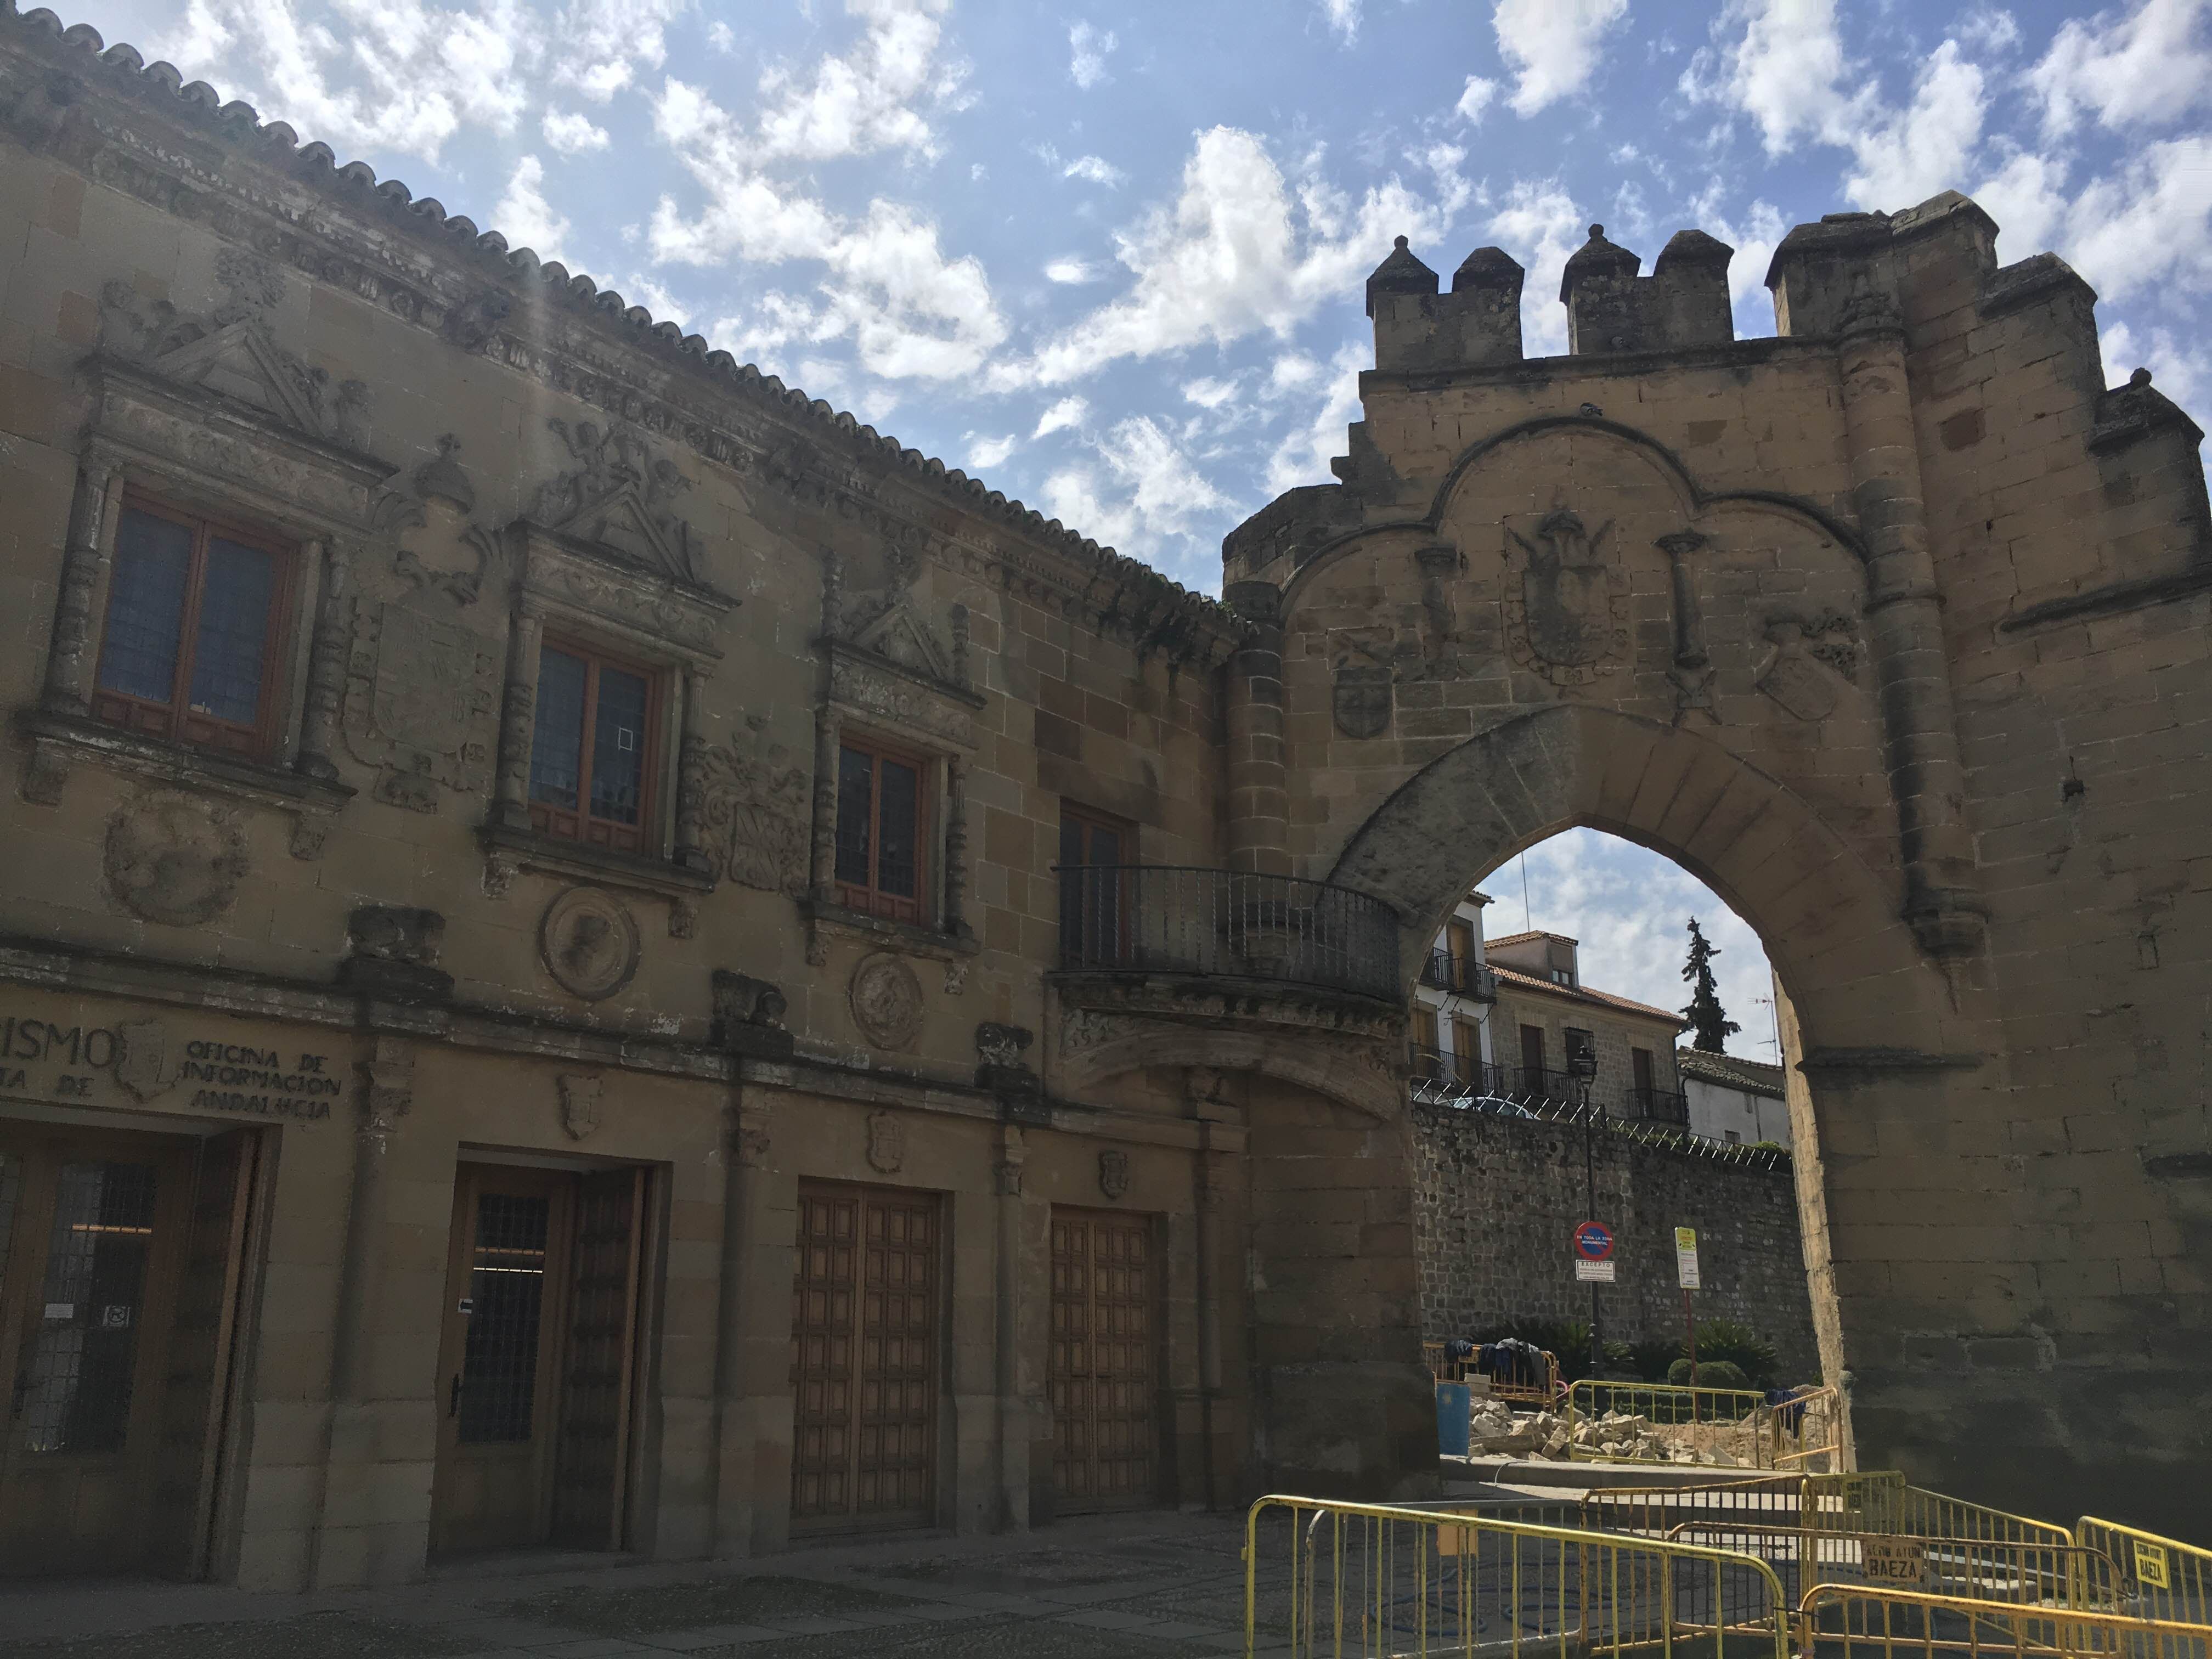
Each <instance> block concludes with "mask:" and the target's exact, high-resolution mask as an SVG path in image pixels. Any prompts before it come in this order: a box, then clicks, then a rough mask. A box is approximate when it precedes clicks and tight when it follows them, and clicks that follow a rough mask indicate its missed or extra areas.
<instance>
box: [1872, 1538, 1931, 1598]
mask: <svg viewBox="0 0 2212 1659" xmlns="http://www.w3.org/2000/svg"><path fill="white" fill-rule="evenodd" d="M1859 1561H1860V1564H1861V1565H1862V1566H1863V1567H1864V1568H1865V1570H1866V1581H1867V1583H1869V1584H1889V1585H1893V1586H1899V1587H1906V1588H1911V1589H1919V1588H1920V1587H1921V1586H1922V1585H1923V1584H1925V1583H1927V1582H1928V1542H1927V1541H1926V1540H1925V1539H1922V1538H1897V1537H1892V1536H1889V1535H1887V1534H1879V1533H1876V1534H1869V1535H1867V1536H1864V1537H1862V1538H1861V1539H1860V1540H1859Z"/></svg>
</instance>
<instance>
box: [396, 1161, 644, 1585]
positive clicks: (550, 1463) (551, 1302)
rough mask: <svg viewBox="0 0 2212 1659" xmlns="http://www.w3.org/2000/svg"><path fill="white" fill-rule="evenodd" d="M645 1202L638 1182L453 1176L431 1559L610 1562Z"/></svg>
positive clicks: (610, 1174)
mask: <svg viewBox="0 0 2212 1659" xmlns="http://www.w3.org/2000/svg"><path fill="white" fill-rule="evenodd" d="M646 1198H647V1172H646V1171H645V1170H641V1169H618V1170H596V1171H592V1172H591V1173H588V1174H584V1173H575V1172H571V1171H568V1170H545V1169H529V1168H518V1167H512V1166H507V1165H501V1164H461V1165H460V1166H459V1170H458V1172H457V1173H456V1176H455V1178H454V1184H453V1234H452V1239H451V1245H450V1254H449V1255H448V1258H447V1273H446V1300H445V1321H444V1336H443V1340H442V1342H441V1352H440V1359H439V1389H440V1399H439V1404H440V1407H441V1410H440V1413H439V1431H438V1465H437V1476H436V1480H435V1489H434V1493H433V1498H432V1504H431V1523H430V1547H431V1549H432V1551H433V1553H436V1554H439V1555H457V1554H465V1553H473V1552H480V1551H484V1550H497V1549H517V1548H526V1547H530V1546H532V1545H538V1544H560V1545H564V1546H567V1547H571V1548H577V1549H618V1548H620V1547H623V1543H624V1541H625V1534H626V1529H627V1527H628V1522H629V1513H628V1510H629V1505H628V1501H627V1500H628V1496H629V1453H630V1442H631V1437H632V1436H631V1425H632V1421H633V1419H634V1417H635V1409H634V1407H635V1389H636V1378H637V1374H638V1364H639V1358H638V1350H639V1346H640V1344H639V1333H638V1326H639V1308H640V1305H641V1299H642V1286H643V1279H644V1275H645V1271H646V1249H645V1244H646V1240H645V1216H646Z"/></svg>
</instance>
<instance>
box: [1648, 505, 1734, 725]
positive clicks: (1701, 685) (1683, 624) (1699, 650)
mask: <svg viewBox="0 0 2212 1659" xmlns="http://www.w3.org/2000/svg"><path fill="white" fill-rule="evenodd" d="M1705 545H1706V538H1705V537H1704V536H1702V535H1700V534H1699V533H1698V532H1696V531H1694V530H1676V531H1672V532H1668V534H1666V535H1664V536H1662V537H1660V538H1659V540H1658V548H1659V550H1660V551H1661V552H1662V553H1664V554H1665V555H1666V556H1667V568H1668V577H1669V579H1670V580H1671V582H1672V585H1673V592H1674V665H1673V666H1671V667H1670V668H1668V671H1667V681H1668V684H1670V685H1672V686H1673V687H1674V724H1675V725H1677V726H1680V724H1681V723H1682V722H1683V721H1684V720H1686V719H1688V718H1689V716H1690V715H1691V714H1692V713H1693V712H1694V713H1697V714H1703V715H1704V716H1705V718H1706V719H1707V720H1711V721H1712V722H1713V723H1714V724H1716V725H1717V724H1719V722H1720V715H1719V714H1718V713H1717V711H1716V710H1715V709H1714V708H1713V674H1714V669H1713V659H1712V656H1711V653H1709V652H1708V651H1707V650H1706V649H1705V612H1704V611H1703V610H1701V609H1700V608H1699V604H1698V579H1697V573H1696V572H1695V571H1693V570H1692V569H1691V568H1690V556H1691V555H1692V554H1693V553H1696V552H1697V551H1698V550H1699V549H1701V548H1703V547H1705Z"/></svg>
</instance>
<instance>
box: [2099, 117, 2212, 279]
mask: <svg viewBox="0 0 2212 1659" xmlns="http://www.w3.org/2000/svg"><path fill="white" fill-rule="evenodd" d="M2063 252H2065V255H2066V258H2067V259H2068V261H2069V263H2070V264H2074V265H2075V267H2076V268H2078V269H2079V270H2081V273H2082V275H2084V276H2087V277H2088V279H2089V280H2090V282H2091V283H2093V284H2095V286H2096V289H2097V291H2098V292H2099V293H2100V295H2103V296H2104V297H2105V298H2106V300H2108V301H2112V300H2120V299H2124V298H2125V297H2127V296H2128V295H2131V294H2134V293H2136V292H2137V291H2138V290H2139V289H2145V288H2150V287H2154V286H2156V285H2158V284H2159V283H2161V282H2165V281H2166V280H2168V279H2171V280H2172V282H2173V283H2175V284H2177V285H2178V286H2179V287H2181V288H2183V289H2197V290H2200V291H2201V290H2202V289H2204V288H2206V287H2207V286H2208V285H2212V139H2207V138H2202V137H2191V138H2175V139H2168V140H2166V141H2163V142H2161V143H2154V144H2149V145H2146V146H2144V147H2143V148H2142V149H2141V150H2140V151H2138V152H2137V153H2136V154H2135V155H2133V156H2132V157H2131V158H2130V161H2128V163H2127V165H2126V166H2125V167H2124V168H2123V169H2122V170H2121V171H2120V172H2119V173H2116V174H2110V175H2107V176H2106V177H2104V178H2100V179H2093V180H2092V181H2091V182H2090V183H2089V184H2088V185H2086V186H2084V188H2083V189H2082V191H2081V194H2080V195H2079V196H2077V197H2075V199H2074V204H2073V206H2072V208H2071V209H2069V211H2068V214H2067V221H2066V233H2065V240H2064V244H2063Z"/></svg>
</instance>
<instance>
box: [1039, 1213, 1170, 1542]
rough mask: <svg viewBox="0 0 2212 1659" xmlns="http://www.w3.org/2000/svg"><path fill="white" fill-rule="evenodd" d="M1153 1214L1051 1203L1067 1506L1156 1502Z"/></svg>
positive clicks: (1059, 1445) (1056, 1397)
mask: <svg viewBox="0 0 2212 1659" xmlns="http://www.w3.org/2000/svg"><path fill="white" fill-rule="evenodd" d="M1155 1296H1156V1289H1155V1285H1154V1281H1153V1276H1152V1218H1151V1217H1149V1216H1141V1215H1138V1216H1132V1215H1123V1214H1121V1213H1120V1212H1115V1211H1106V1210H1070V1209H1063V1208H1060V1206H1054V1209H1053V1212H1052V1344H1051V1353H1050V1356H1049V1363H1048V1366H1047V1377H1046V1388H1047V1390H1048V1394H1049V1396H1050V1398H1051V1401H1052V1415H1053V1485H1054V1488H1055V1490H1056V1491H1057V1492H1058V1493H1059V1495H1060V1508H1061V1509H1062V1510H1081V1509H1110V1508H1116V1507H1127V1506H1132V1505H1137V1504H1149V1503H1151V1502H1152V1501H1153V1498H1154V1497H1155V1494H1156V1492H1157V1488H1158V1475H1157V1474H1156V1468H1157V1465H1158V1455H1159V1385H1158V1375H1157V1370H1156V1361H1155V1358H1154V1346H1153V1339H1152V1321H1153V1307H1154V1302H1155Z"/></svg>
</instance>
